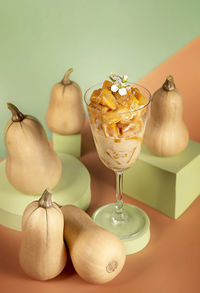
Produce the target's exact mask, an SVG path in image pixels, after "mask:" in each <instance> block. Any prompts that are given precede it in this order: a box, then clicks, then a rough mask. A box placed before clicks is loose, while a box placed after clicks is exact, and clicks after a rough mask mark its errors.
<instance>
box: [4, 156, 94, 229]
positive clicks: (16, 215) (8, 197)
mask: <svg viewBox="0 0 200 293" xmlns="http://www.w3.org/2000/svg"><path fill="white" fill-rule="evenodd" d="M59 157H60V159H61V161H62V176H61V178H60V181H59V182H58V184H57V186H56V187H55V188H54V189H53V197H52V199H53V201H54V202H56V203H58V204H59V205H65V204H74V205H76V206H78V207H80V208H82V209H83V210H86V209H87V208H88V206H89V204H90V199H91V192H90V175H89V172H88V170H87V169H86V167H85V166H84V165H83V164H82V163H81V162H80V161H79V160H78V159H76V158H74V157H73V156H71V155H68V154H62V153H59ZM0 187H1V189H0V224H2V225H4V226H7V227H9V228H12V229H15V230H21V219H22V215H23V212H24V209H25V207H26V206H27V205H28V204H29V203H30V202H32V201H34V200H37V199H38V198H39V197H40V196H41V195H26V194H23V193H20V192H19V191H17V190H16V189H15V188H14V187H13V186H12V185H11V184H10V183H9V182H8V179H7V177H6V174H5V161H3V162H2V163H1V164H0Z"/></svg>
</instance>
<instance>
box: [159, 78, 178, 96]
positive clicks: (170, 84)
mask: <svg viewBox="0 0 200 293" xmlns="http://www.w3.org/2000/svg"><path fill="white" fill-rule="evenodd" d="M162 87H163V89H164V90H166V91H168V92H169V91H173V90H174V89H175V88H176V86H175V83H174V78H173V76H172V75H169V76H168V77H167V78H166V80H165V82H164V84H163V86H162Z"/></svg>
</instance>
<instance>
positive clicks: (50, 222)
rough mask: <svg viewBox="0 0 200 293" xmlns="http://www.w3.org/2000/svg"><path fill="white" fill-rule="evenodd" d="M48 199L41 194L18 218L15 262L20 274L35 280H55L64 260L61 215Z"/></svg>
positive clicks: (62, 221)
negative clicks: (19, 267)
mask: <svg viewBox="0 0 200 293" xmlns="http://www.w3.org/2000/svg"><path fill="white" fill-rule="evenodd" d="M51 195H52V194H51V192H50V191H49V190H45V191H44V193H43V194H42V196H41V198H40V199H39V201H34V202H32V203H30V204H29V205H28V206H27V207H26V209H25V211H24V214H23V218H22V235H21V246H20V253H19V261H20V265H21V268H22V269H23V271H24V272H25V273H26V274H27V275H28V276H29V277H31V278H33V279H37V280H48V279H52V278H54V277H56V276H57V275H59V274H60V273H61V272H62V270H63V268H64V266H65V264H66V260H67V253H66V248H65V244H64V240H63V229H64V219H63V214H62V212H61V210H60V208H59V207H58V206H57V205H56V204H55V203H53V202H52V200H51Z"/></svg>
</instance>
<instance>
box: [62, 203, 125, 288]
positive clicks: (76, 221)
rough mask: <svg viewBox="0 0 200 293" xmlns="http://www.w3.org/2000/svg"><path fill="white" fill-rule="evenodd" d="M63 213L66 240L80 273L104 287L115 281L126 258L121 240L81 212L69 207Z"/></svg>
mask: <svg viewBox="0 0 200 293" xmlns="http://www.w3.org/2000/svg"><path fill="white" fill-rule="evenodd" d="M61 210H62V212H63V215H64V222H65V224H64V225H65V226H64V238H65V241H66V242H67V245H68V248H69V252H70V255H71V259H72V263H73V266H74V268H75V270H76V272H77V273H78V274H79V275H80V277H81V278H83V279H84V280H86V281H88V282H90V283H97V284H101V283H106V282H108V281H111V280H112V279H114V278H115V277H116V276H117V275H118V274H119V273H120V271H121V270H122V268H123V266H124V263H125V258H126V256H125V249H124V246H123V244H122V242H121V240H120V239H119V238H118V237H117V236H116V235H115V234H113V233H111V232H109V231H107V230H104V229H103V228H101V227H100V226H98V225H96V224H95V223H94V221H93V220H92V219H91V218H90V217H89V215H88V214H86V213H85V212H84V211H83V210H81V209H80V208H78V207H75V206H73V205H66V206H63V207H62V208H61Z"/></svg>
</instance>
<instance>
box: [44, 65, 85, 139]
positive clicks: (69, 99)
mask: <svg viewBox="0 0 200 293" xmlns="http://www.w3.org/2000/svg"><path fill="white" fill-rule="evenodd" d="M72 71H73V69H72V68H70V69H69V70H68V71H67V72H66V73H65V76H64V78H63V79H62V81H61V82H58V83H56V84H55V85H54V86H53V88H52V90H51V96H50V102H49V106H48V109H47V113H46V123H47V126H48V127H49V129H50V130H51V131H52V132H54V133H57V134H61V135H70V134H75V133H79V132H81V130H82V128H83V125H84V121H85V111H84V108H83V101H82V92H81V89H80V87H79V85H78V84H77V83H76V82H74V81H71V80H70V79H69V75H70V74H71V73H72Z"/></svg>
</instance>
